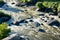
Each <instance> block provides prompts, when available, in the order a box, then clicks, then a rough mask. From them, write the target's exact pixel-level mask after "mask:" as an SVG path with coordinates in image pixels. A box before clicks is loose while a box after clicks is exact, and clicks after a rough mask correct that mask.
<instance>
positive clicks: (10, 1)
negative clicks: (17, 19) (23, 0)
mask: <svg viewBox="0 0 60 40" xmlns="http://www.w3.org/2000/svg"><path fill="white" fill-rule="evenodd" d="M4 2H6V3H12V2H14V3H18V2H19V0H4Z"/></svg>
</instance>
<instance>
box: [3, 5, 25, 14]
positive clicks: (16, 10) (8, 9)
mask: <svg viewBox="0 0 60 40" xmlns="http://www.w3.org/2000/svg"><path fill="white" fill-rule="evenodd" d="M2 9H4V10H6V11H12V12H16V13H17V12H19V11H21V12H24V11H23V10H20V9H18V8H13V7H11V6H9V5H4V6H3V7H2Z"/></svg>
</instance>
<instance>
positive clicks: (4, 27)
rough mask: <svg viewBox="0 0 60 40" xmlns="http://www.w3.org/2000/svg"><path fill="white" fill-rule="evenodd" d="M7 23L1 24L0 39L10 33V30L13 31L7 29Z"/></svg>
mask: <svg viewBox="0 0 60 40" xmlns="http://www.w3.org/2000/svg"><path fill="white" fill-rule="evenodd" d="M7 26H8V25H7V24H6V23H2V24H0V40H1V39H3V38H5V37H7V36H8V35H9V32H11V30H10V29H7Z"/></svg>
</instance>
